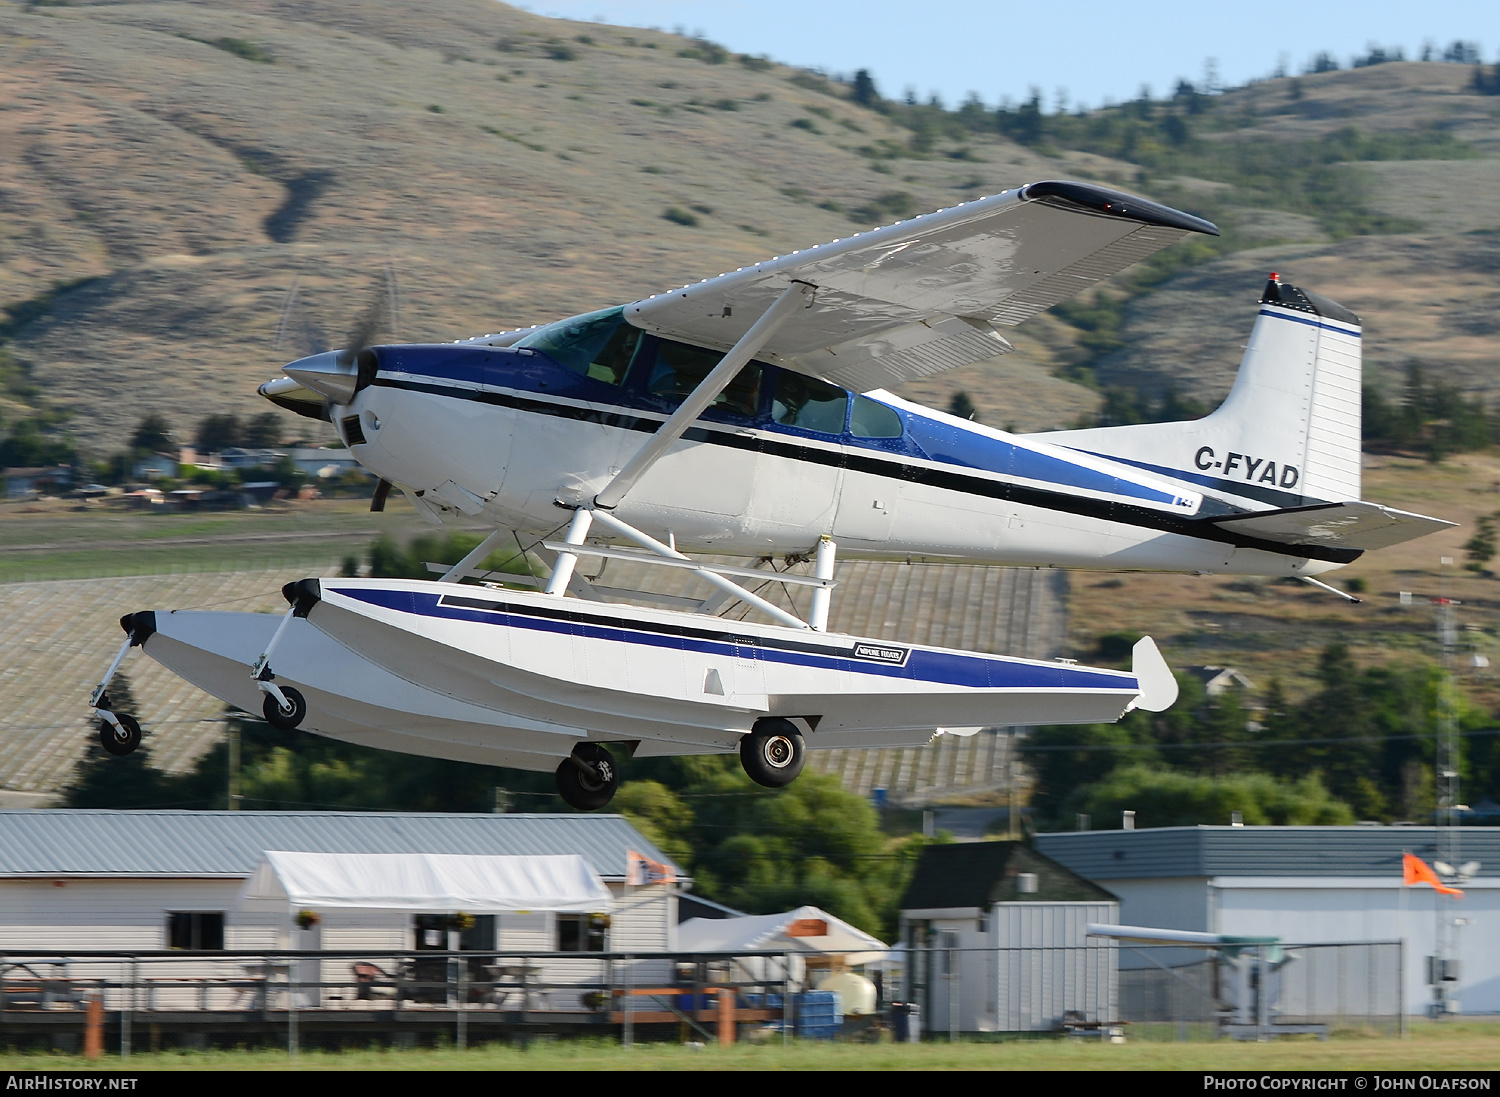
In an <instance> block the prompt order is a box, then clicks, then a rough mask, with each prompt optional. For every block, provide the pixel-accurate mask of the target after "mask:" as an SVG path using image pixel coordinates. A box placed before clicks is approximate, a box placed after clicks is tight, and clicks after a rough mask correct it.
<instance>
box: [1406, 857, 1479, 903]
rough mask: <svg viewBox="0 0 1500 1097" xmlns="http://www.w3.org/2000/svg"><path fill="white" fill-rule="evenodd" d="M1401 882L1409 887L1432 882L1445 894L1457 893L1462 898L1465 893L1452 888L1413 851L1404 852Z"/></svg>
mask: <svg viewBox="0 0 1500 1097" xmlns="http://www.w3.org/2000/svg"><path fill="white" fill-rule="evenodd" d="M1401 882H1402V883H1403V884H1404V885H1406V886H1407V887H1411V886H1412V885H1413V884H1431V885H1432V886H1433V887H1434V888H1435V889H1436V890H1438V891H1441V892H1442V893H1443V894H1444V895H1457V896H1458V897H1459V898H1460V899H1462V898H1463V897H1464V893H1463V892H1462V891H1460V890H1459V889H1458V888H1451V887H1449V886H1448V885H1447V884H1445V883H1443V882H1442V881H1441V880H1439V879H1438V874H1437V873H1435V872H1433V871H1432V869H1431V868H1429V867H1428V865H1427V862H1426V861H1424V860H1422V858H1420V857H1418V856H1416V855H1415V854H1412V853H1407V854H1403V855H1402V857H1401Z"/></svg>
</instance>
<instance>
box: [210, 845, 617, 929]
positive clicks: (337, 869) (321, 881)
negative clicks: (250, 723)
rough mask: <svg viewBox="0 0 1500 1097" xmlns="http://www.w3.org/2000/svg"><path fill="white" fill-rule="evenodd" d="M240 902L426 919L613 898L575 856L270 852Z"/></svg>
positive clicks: (578, 907)
mask: <svg viewBox="0 0 1500 1097" xmlns="http://www.w3.org/2000/svg"><path fill="white" fill-rule="evenodd" d="M240 905H241V906H242V907H251V908H253V907H261V908H262V909H264V907H266V906H270V905H274V906H277V907H280V908H285V907H288V906H294V907H299V908H305V909H308V910H330V909H346V910H349V909H362V910H409V911H416V912H422V913H429V914H443V913H457V912H460V911H462V912H464V913H467V914H493V913H502V912H506V911H541V910H546V911H558V912H562V913H573V914H597V913H602V912H604V911H607V910H609V909H610V908H611V907H612V905H613V900H612V898H611V896H610V892H609V888H607V887H606V886H605V884H604V881H603V880H601V879H600V878H599V876H598V874H597V873H595V872H594V871H593V869H591V868H589V866H588V863H587V862H586V861H584V859H583V858H582V857H580V856H578V855H577V854H566V855H559V856H515V857H501V856H495V857H469V856H459V855H456V854H439V853H286V852H281V851H276V850H267V851H266V853H265V860H263V861H262V862H261V863H260V864H259V865H258V866H257V867H256V869H255V872H254V874H252V875H251V877H250V879H249V880H248V881H247V882H246V884H245V887H244V889H243V890H242V891H241V892H240Z"/></svg>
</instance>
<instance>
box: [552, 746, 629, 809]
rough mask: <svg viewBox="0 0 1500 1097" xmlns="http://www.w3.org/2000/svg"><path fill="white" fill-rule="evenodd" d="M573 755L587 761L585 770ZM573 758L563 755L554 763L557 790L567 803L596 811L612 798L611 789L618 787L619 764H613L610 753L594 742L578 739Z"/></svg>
mask: <svg viewBox="0 0 1500 1097" xmlns="http://www.w3.org/2000/svg"><path fill="white" fill-rule="evenodd" d="M573 758H577V759H578V760H579V761H582V762H585V763H587V764H588V771H587V772H585V770H584V769H583V768H582V767H580V766H579V765H578V764H577V762H574V761H573ZM573 758H564V759H563V761H562V764H561V765H560V766H558V767H557V794H558V795H559V796H561V797H562V798H563V799H564V800H565V801H567V803H568V806H569V807H575V808H577V809H578V810H579V811H598V810H599V809H600V808H602V807H603V806H604V805H605V804H607V803H609V802H610V801H611V800H613V799H614V798H615V790H616V789H618V788H619V787H620V767H619V766H618V765H616V764H615V757H614V755H613V754H611V753H610V752H609V751H607V750H605V749H604V748H603V747H602V746H600V745H599V744H598V743H579V744H578V745H577V746H576V747H574V748H573Z"/></svg>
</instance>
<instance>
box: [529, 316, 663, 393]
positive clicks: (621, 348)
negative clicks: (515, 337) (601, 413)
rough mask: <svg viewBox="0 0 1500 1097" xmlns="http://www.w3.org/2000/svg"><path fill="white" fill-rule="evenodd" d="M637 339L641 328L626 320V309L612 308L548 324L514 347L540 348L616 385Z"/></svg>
mask: <svg viewBox="0 0 1500 1097" xmlns="http://www.w3.org/2000/svg"><path fill="white" fill-rule="evenodd" d="M640 342H641V331H640V329H639V328H636V327H632V326H631V325H630V324H628V323H626V321H625V310H624V309H621V308H612V309H603V310H602V311H600V312H590V313H585V314H584V315H582V316H573V317H569V318H568V319H567V320H559V321H558V322H557V323H555V324H548V325H547V326H546V327H544V328H542V329H541V330H540V331H534V332H532V333H531V334H530V335H528V336H527V337H526V338H525V339H522V340H521V341H520V342H519V343H517V344H516V346H517V347H526V348H528V349H529V350H538V351H541V352H542V353H543V354H545V355H546V356H547V357H549V358H551V359H552V360H553V361H555V362H556V363H557V364H558V365H560V366H565V367H567V368H568V369H570V370H572V371H573V372H574V373H580V374H582V375H583V376H585V377H592V378H593V379H594V380H595V381H603V382H605V383H606V384H609V385H618V384H619V383H620V382H621V381H622V380H624V378H625V370H626V368H627V367H628V366H629V365H630V359H631V357H632V356H633V355H634V354H635V349H636V347H638V346H639V345H640Z"/></svg>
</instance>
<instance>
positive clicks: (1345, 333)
mask: <svg viewBox="0 0 1500 1097" xmlns="http://www.w3.org/2000/svg"><path fill="white" fill-rule="evenodd" d="M1360 368H1361V366H1360V321H1359V317H1358V316H1356V315H1354V313H1352V312H1350V311H1349V310H1348V309H1346V308H1344V307H1343V306H1342V305H1339V304H1337V303H1335V302H1333V301H1330V300H1328V298H1326V297H1322V296H1320V295H1318V294H1316V293H1311V292H1309V291H1307V290H1302V289H1298V288H1297V287H1295V286H1290V285H1287V284H1285V283H1283V282H1282V281H1280V280H1279V279H1278V278H1277V276H1276V275H1274V274H1273V275H1271V278H1270V280H1269V281H1268V282H1267V283H1266V289H1265V292H1264V293H1263V294H1262V295H1261V299H1260V311H1259V314H1258V315H1257V316H1256V319H1255V327H1254V329H1253V330H1252V331H1251V333H1250V342H1249V344H1248V345H1247V346H1246V348H1245V357H1244V359H1243V360H1242V361H1241V362H1240V369H1239V373H1238V374H1237V375H1236V376H1235V379H1234V387H1233V388H1232V389H1230V391H1229V395H1228V396H1227V397H1226V398H1225V400H1224V403H1223V404H1221V405H1220V406H1219V409H1218V410H1217V411H1215V412H1214V413H1213V414H1212V415H1209V416H1207V417H1205V418H1203V419H1197V420H1193V421H1190V422H1181V423H1144V424H1140V425H1136V426H1125V427H1098V428H1094V429H1091V430H1072V431H1055V432H1052V433H1049V434H1045V435H1038V436H1036V437H1041V438H1045V439H1046V440H1047V441H1049V442H1052V443H1055V444H1057V445H1063V446H1069V447H1071V448H1074V449H1080V450H1084V451H1087V452H1090V453H1096V454H1099V455H1101V456H1105V457H1114V458H1118V459H1120V460H1123V461H1128V462H1130V463H1131V464H1135V465H1139V466H1142V467H1144V468H1149V469H1153V470H1155V471H1158V472H1164V473H1167V474H1169V475H1173V476H1176V477H1179V478H1181V479H1183V480H1187V481H1189V482H1191V483H1194V484H1197V485H1201V486H1203V487H1206V488H1210V489H1212V490H1214V491H1218V492H1222V493H1225V494H1228V495H1233V496H1238V497H1239V498H1241V499H1243V500H1246V501H1250V500H1254V501H1255V502H1258V503H1261V504H1270V505H1271V506H1274V507H1293V506H1301V505H1304V504H1307V503H1313V502H1330V501H1344V500H1353V499H1358V498H1359V497H1360Z"/></svg>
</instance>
